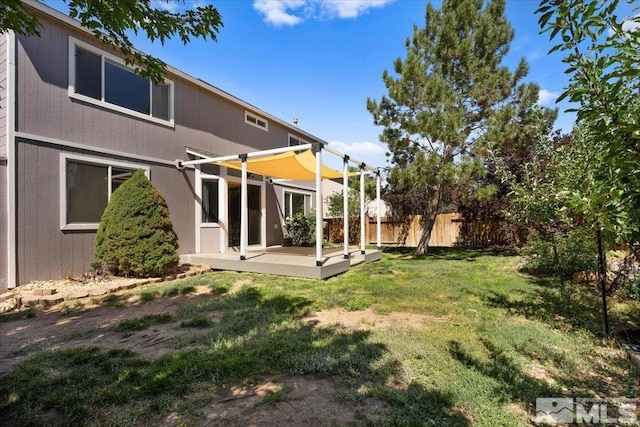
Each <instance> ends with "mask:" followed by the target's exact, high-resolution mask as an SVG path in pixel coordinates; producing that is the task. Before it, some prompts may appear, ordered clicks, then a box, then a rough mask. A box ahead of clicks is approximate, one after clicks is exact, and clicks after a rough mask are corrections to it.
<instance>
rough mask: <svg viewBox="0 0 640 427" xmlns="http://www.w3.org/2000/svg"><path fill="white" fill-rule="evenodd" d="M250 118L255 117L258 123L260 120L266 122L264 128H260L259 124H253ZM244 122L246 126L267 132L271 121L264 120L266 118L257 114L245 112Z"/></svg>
mask: <svg viewBox="0 0 640 427" xmlns="http://www.w3.org/2000/svg"><path fill="white" fill-rule="evenodd" d="M249 117H253V118H254V119H256V121H258V120H261V121H263V122H264V127H262V126H260V125H259V124H257V123H253V122H251V121H249ZM244 122H245V123H246V124H248V125H251V126H253V127H256V128H258V129H262V130H263V131H265V132H268V131H269V121H268V120H267V119H264V118H262V117H260V116H258V115H257V114H255V113H252V112H251V111H247V110H245V112H244Z"/></svg>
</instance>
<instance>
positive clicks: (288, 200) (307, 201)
mask: <svg viewBox="0 0 640 427" xmlns="http://www.w3.org/2000/svg"><path fill="white" fill-rule="evenodd" d="M310 206H311V195H309V194H301V193H293V192H291V191H285V192H284V216H285V218H291V217H293V216H294V215H295V214H297V213H299V212H302V213H304V214H306V213H307V212H309V207H310Z"/></svg>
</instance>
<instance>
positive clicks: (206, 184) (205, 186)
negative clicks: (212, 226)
mask: <svg viewBox="0 0 640 427" xmlns="http://www.w3.org/2000/svg"><path fill="white" fill-rule="evenodd" d="M202 222H203V223H212V222H218V181H217V180H216V181H202Z"/></svg>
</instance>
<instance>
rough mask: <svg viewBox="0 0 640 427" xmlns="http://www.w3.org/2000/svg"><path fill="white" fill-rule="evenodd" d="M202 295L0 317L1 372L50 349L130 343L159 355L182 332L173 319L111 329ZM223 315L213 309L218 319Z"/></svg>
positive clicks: (143, 351) (146, 354)
mask: <svg viewBox="0 0 640 427" xmlns="http://www.w3.org/2000/svg"><path fill="white" fill-rule="evenodd" d="M198 298H206V295H203V294H200V295H185V296H177V297H171V298H158V299H157V300H153V301H149V302H144V303H143V302H139V301H138V302H130V305H127V306H125V307H123V308H114V307H108V306H94V307H92V308H87V309H82V310H78V311H77V312H75V313H66V312H64V311H62V310H60V309H59V308H53V309H50V310H48V311H46V312H42V313H39V314H38V315H37V316H36V317H34V318H29V319H20V320H15V321H9V322H1V323H0V359H1V360H2V361H3V362H2V364H0V375H2V374H4V373H7V372H9V371H10V370H11V368H12V367H13V365H15V364H16V363H18V362H19V361H21V360H24V359H25V358H27V357H29V356H31V355H32V354H34V353H36V352H40V351H46V350H55V349H66V348H79V347H94V346H98V347H105V348H127V349H131V350H134V351H136V352H138V353H140V354H141V355H143V356H144V357H148V358H153V357H157V356H159V355H161V354H164V353H166V352H168V351H171V350H173V349H174V348H175V347H174V344H173V341H172V338H174V337H175V336H176V335H178V334H179V333H183V332H184V330H179V329H178V328H177V325H176V324H175V323H167V324H160V325H153V326H152V327H150V328H149V329H146V330H144V331H138V332H135V333H133V334H129V335H128V336H126V335H127V334H122V333H119V332H115V331H113V327H114V326H116V325H117V324H118V323H120V322H121V321H123V320H127V319H135V318H140V317H144V316H145V315H152V314H166V313H173V312H175V310H176V309H177V308H178V307H179V306H180V305H182V304H183V303H185V302H186V301H196V300H197V299H198ZM220 315H221V314H220V313H211V316H214V319H215V316H220ZM218 318H219V317H218ZM214 319H212V320H214Z"/></svg>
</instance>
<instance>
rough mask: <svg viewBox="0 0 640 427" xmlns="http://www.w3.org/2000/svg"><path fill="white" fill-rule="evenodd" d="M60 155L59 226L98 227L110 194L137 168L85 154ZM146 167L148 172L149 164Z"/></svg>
mask: <svg viewBox="0 0 640 427" xmlns="http://www.w3.org/2000/svg"><path fill="white" fill-rule="evenodd" d="M61 159H62V160H61V164H62V166H61V167H62V169H61V183H60V184H61V188H62V189H64V192H63V193H62V194H61V196H60V197H61V199H60V202H61V214H60V218H61V224H60V226H61V228H63V229H75V230H91V229H97V228H98V224H99V223H100V219H101V218H102V214H103V212H104V210H105V208H106V207H107V204H108V203H109V199H110V197H111V194H112V193H113V192H114V191H115V190H116V189H117V188H118V187H120V185H122V183H123V182H125V181H126V180H127V179H129V178H131V176H132V175H133V173H134V172H135V171H136V170H137V169H139V168H138V167H136V166H135V165H130V166H128V165H125V164H120V165H110V164H105V163H100V162H99V161H93V160H92V159H91V158H85V157H84V156H69V155H62V157H61ZM145 170H146V173H147V175H148V168H145Z"/></svg>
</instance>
